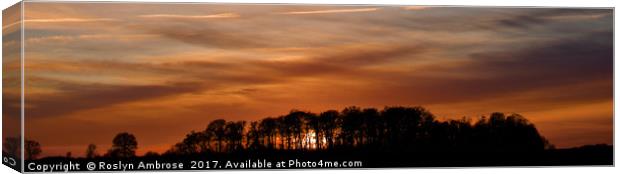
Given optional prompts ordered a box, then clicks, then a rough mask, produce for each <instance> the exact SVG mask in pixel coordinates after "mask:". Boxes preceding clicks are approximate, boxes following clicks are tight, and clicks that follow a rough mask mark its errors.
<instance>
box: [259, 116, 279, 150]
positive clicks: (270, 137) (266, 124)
mask: <svg viewBox="0 0 620 174" xmlns="http://www.w3.org/2000/svg"><path fill="white" fill-rule="evenodd" d="M277 122H278V121H277V120H276V119H274V118H271V117H268V118H265V119H263V120H262V121H261V122H260V126H259V128H260V132H261V133H262V134H263V135H265V137H266V138H265V139H266V143H262V144H267V148H269V149H274V148H275V146H274V145H275V143H276V142H275V141H276V134H277V133H278V123H277Z"/></svg>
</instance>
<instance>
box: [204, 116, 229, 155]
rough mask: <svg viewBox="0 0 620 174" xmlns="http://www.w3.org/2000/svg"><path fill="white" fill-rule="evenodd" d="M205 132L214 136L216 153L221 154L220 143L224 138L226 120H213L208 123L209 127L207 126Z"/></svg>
mask: <svg viewBox="0 0 620 174" xmlns="http://www.w3.org/2000/svg"><path fill="white" fill-rule="evenodd" d="M207 131H208V132H210V133H212V134H213V135H215V140H216V141H217V152H222V143H223V141H224V138H225V136H226V120H224V119H218V120H213V121H212V122H211V123H209V126H207Z"/></svg>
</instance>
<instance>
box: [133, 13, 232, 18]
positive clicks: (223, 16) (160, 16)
mask: <svg viewBox="0 0 620 174" xmlns="http://www.w3.org/2000/svg"><path fill="white" fill-rule="evenodd" d="M138 17H141V18H170V19H212V18H237V17H240V15H239V14H237V13H220V14H212V15H177V14H150V15H139V16H138Z"/></svg>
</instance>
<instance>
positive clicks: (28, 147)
mask: <svg viewBox="0 0 620 174" xmlns="http://www.w3.org/2000/svg"><path fill="white" fill-rule="evenodd" d="M24 148H25V149H24V150H25V152H26V154H25V155H26V160H35V159H37V157H38V156H39V155H40V154H41V145H40V144H39V142H36V141H33V140H26V142H25V144H24Z"/></svg>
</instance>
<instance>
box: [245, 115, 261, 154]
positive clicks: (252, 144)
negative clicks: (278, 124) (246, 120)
mask: <svg viewBox="0 0 620 174" xmlns="http://www.w3.org/2000/svg"><path fill="white" fill-rule="evenodd" d="M260 139H261V131H260V130H259V128H258V122H256V121H253V122H251V123H250V128H249V130H248V132H247V133H246V145H245V146H246V148H247V149H248V150H258V149H259V148H260V143H261V141H260Z"/></svg>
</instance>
